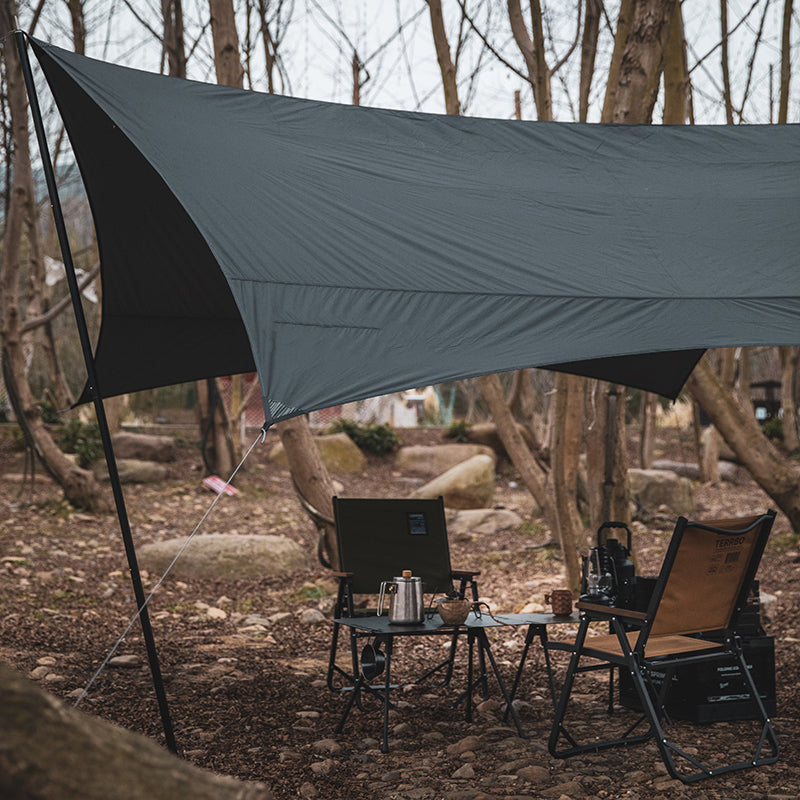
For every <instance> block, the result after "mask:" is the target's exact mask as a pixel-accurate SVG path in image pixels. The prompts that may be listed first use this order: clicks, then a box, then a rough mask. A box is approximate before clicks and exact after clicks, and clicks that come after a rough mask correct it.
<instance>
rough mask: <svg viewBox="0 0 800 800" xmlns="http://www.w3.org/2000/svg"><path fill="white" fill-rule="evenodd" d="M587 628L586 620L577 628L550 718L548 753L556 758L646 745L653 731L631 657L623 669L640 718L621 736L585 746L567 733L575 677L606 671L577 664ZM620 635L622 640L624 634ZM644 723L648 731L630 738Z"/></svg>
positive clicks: (647, 699)
mask: <svg viewBox="0 0 800 800" xmlns="http://www.w3.org/2000/svg"><path fill="white" fill-rule="evenodd" d="M588 629H589V622H588V620H583V621H582V622H581V625H580V627H579V629H578V636H577V638H576V640H575V645H574V649H573V651H572V655H571V657H570V661H569V666H568V667H567V675H566V678H565V679H564V685H563V687H562V689H561V695H560V697H559V700H558V704H557V706H556V711H555V716H554V719H553V727H552V728H551V730H550V738H549V740H548V750H549V751H550V754H551V755H553V756H554V757H556V758H568V757H569V756H573V755H576V754H578V753H586V752H592V751H597V750H604V749H607V748H610V747H616V746H618V745H622V744H625V745H630V744H639V743H641V742H646V741H647V740H648V739H651V738H652V737H653V735H654V732H655V729H654V727H653V725H652V719H653V717H654V716H655V714H654V713H653V714H652V715H648V713H647V710H646V709H647V707H648V706H649V707H650V708H652V701H651V699H650V697H649V695H648V692H647V689H646V687H645V685H644V679H643V678H642V675H641V671H640V670H639V667H638V665H637V664H636V660H635V658H633V657H631V658H630V659H628V661H627V663H626V664H625V666H624V667H623V668H624V669H629V670H630V672H631V677H632V679H633V682H634V685H635V686H636V691H637V693H638V694H639V699H640V702H641V703H642V707H643V708H645V713H644V715H642V716H640V717H639V718H638V719H637V720H636V722H634V723H633V724H632V725H630V726H629V727H628V729H627V730H626V731H624V733H623V734H622V735H621V736H617V737H615V738H610V739H598V740H592V741H591V742H588V743H586V744H581V743H579V742H578V741H577V740H576V739H575V738H573V736H572V735H571V734H570V732H569V731H568V730H567V727H566V725H565V724H564V722H565V718H566V715H567V708H568V706H569V701H570V696H571V694H572V687H573V685H574V683H575V677H576V676H577V675H578V673H579V672H586V671H589V670H591V671H595V670H598V669H600V670H603V669H608V666H607V665H603V664H598V665H593V666H590V667H581V665H580V662H581V650H582V649H583V645H584V642H585V640H586V634H587V632H588ZM621 635H622V636H623V637H624V632H623V633H622V634H621ZM645 720H647V721H648V722H650V723H651V724H650V727H649V729H648V730H647V731H646V732H645V733H643V734H636V735H634V731H635V730H636V728H638V727H639V725H641V723H642V722H644V721H645ZM562 738H563V739H564V740H565V741H566V743H567V745H568V746H566V747H563V746H560V740H561V739H562Z"/></svg>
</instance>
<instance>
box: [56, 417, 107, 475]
mask: <svg viewBox="0 0 800 800" xmlns="http://www.w3.org/2000/svg"><path fill="white" fill-rule="evenodd" d="M61 446H62V447H63V448H64V450H65V451H66V452H67V453H75V454H76V455H77V456H78V463H79V464H80V466H81V467H83V468H84V469H88V468H89V467H90V466H91V465H92V463H93V462H94V461H97V459H98V458H100V456H102V455H103V441H102V439H101V438H100V428H98V427H97V423H91V424H89V425H84V424H83V423H82V422H81V421H80V420H79V419H71V420H70V421H69V422H67V424H66V425H65V426H64V431H63V433H62V434H61Z"/></svg>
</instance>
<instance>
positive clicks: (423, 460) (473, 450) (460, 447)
mask: <svg viewBox="0 0 800 800" xmlns="http://www.w3.org/2000/svg"><path fill="white" fill-rule="evenodd" d="M479 455H486V456H489V457H490V458H491V459H493V460H494V461H496V460H497V455H496V454H495V452H494V450H492V448H491V447H487V446H486V445H483V444H438V445H434V446H432V447H426V446H424V445H415V446H412V447H401V448H400V450H398V452H397V455H396V456H395V461H394V465H395V467H396V468H397V469H398V470H400V471H401V472H410V473H412V474H414V475H441V474H442V473H443V472H446V471H447V470H448V469H450V468H451V467H454V466H456V464H460V463H462V462H463V461H466V460H467V459H468V458H472V457H473V456H479Z"/></svg>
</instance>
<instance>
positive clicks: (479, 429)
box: [467, 422, 533, 458]
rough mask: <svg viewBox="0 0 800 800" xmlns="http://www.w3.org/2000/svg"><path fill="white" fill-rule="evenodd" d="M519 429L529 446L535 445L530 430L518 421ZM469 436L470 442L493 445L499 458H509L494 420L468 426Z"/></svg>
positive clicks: (487, 445)
mask: <svg viewBox="0 0 800 800" xmlns="http://www.w3.org/2000/svg"><path fill="white" fill-rule="evenodd" d="M517 430H518V431H519V432H520V435H521V436H522V438H523V439H524V440H525V444H527V445H528V447H533V439H532V437H531V434H530V431H529V430H528V429H527V428H526V427H525V426H524V425H520V424H519V423H517ZM467 436H468V437H469V440H470V442H473V443H475V444H482V445H485V446H486V447H491V448H492V450H494V452H495V453H496V454H497V457H498V458H508V453H506V448H505V445H504V444H503V442H502V440H501V439H500V434H499V433H498V432H497V425H495V424H494V423H493V422H480V423H478V424H476V425H470V426H469V427H468V428H467Z"/></svg>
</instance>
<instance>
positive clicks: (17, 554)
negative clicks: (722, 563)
mask: <svg viewBox="0 0 800 800" xmlns="http://www.w3.org/2000/svg"><path fill="white" fill-rule="evenodd" d="M193 435H194V432H193V431H186V435H185V438H184V439H183V440H180V447H179V458H178V460H177V461H176V462H174V463H173V464H171V465H170V476H169V478H168V480H166V481H165V482H163V483H161V484H158V485H138V486H128V487H126V490H125V494H126V499H127V505H128V511H129V515H130V519H131V524H132V530H133V535H134V538H135V542H136V544H137V546H140V545H142V544H144V543H146V542H151V541H155V540H161V539H165V538H173V537H180V536H186V535H188V534H189V533H190V532H191V531H192V529H193V528H194V526H195V525H196V524H197V522H198V521H199V520H200V518H201V517H202V515H203V513H204V512H205V511H206V509H207V508H208V506H209V505H210V503H211V502H212V500H213V495H212V494H211V493H210V492H209V491H208V490H207V489H205V488H204V487H203V486H202V483H201V481H202V476H203V472H202V467H201V459H200V454H199V451H198V449H197V446H196V444H195V443H194V442H193V441H192V439H191V437H193ZM403 436H404V439H405V442H406V443H408V444H416V443H422V442H427V443H432V442H434V441H438V440H440V438H441V433H440V432H439V431H436V430H432V429H421V430H412V431H407V432H404V434H403ZM275 440H276V439H275V435H274V434H272V433H270V434H269V437H268V439H267V442H266V443H265V444H264V445H259V446H258V447H256V448H255V450H254V451H253V453H252V454H251V456H250V458H249V460H248V462H247V465H246V470H245V471H243V472H242V473H241V475H240V476H239V477H238V478H237V483H236V485H237V488H238V489H239V494H238V495H237V496H235V497H223V498H222V499H221V502H220V503H219V504H218V505H217V506H216V508H215V509H214V511H213V512H212V514H211V515H210V516H209V518H208V519H207V520H206V522H205V523H204V525H203V528H202V529H201V532H202V533H226V532H227V533H233V532H237V533H260V534H266V533H270V534H283V535H285V536H288V537H290V538H292V539H294V540H295V541H297V542H299V543H300V544H301V545H302V546H303V548H304V549H305V550H306V551H307V552H308V554H309V563H310V564H312V566H311V567H309V569H308V570H306V571H305V572H302V573H300V574H293V575H290V576H285V575H281V576H277V577H272V578H263V579H260V580H241V581H217V582H214V581H203V580H176V579H174V578H172V577H168V578H167V579H166V581H165V582H164V584H163V585H162V586H161V587H160V589H159V590H158V592H157V593H156V595H155V597H154V599H153V600H152V602H151V604H150V617H151V619H152V622H153V628H154V633H155V638H156V642H157V644H158V652H159V656H160V661H161V668H162V671H163V674H164V678H165V682H166V691H167V696H168V699H169V703H170V710H171V714H172V718H173V721H174V727H175V735H176V739H177V743H178V748H179V751H180V753H181V754H182V755H183V756H184V757H185V758H187V759H189V760H191V761H192V762H193V763H195V764H198V765H200V766H204V767H207V768H210V769H212V770H214V771H217V772H220V773H224V774H228V775H233V776H236V777H238V778H241V779H244V780H258V781H263V782H265V783H266V784H267V785H269V786H270V787H271V788H272V790H273V792H274V795H275V797H276V798H293V797H303V798H307V800H313V799H314V798H322V800H327V799H328V798H347V800H358V799H359V798H370V800H376V799H377V800H383V799H384V798H406V799H407V800H419V799H422V800H425V799H426V798H431V799H435V798H446V800H478V799H479V798H518V799H522V798H561V797H564V796H566V797H571V798H584V797H585V798H616V797H621V798H622V797H624V798H630V800H636V798H648V800H649V799H650V798H660V797H664V798H671V797H683V796H686V797H688V796H692V797H698V798H725V800H731V799H732V798H733V799H736V798H748V799H751V798H752V799H755V798H772V799H774V800H777V799H778V798H789V797H791V798H796V797H798V796H800V688H799V687H800V630H799V629H798V619H800V543H798V541H797V539H793V538H792V537H791V535H790V531H789V526H788V523H787V521H786V519H785V518H784V517H782V516H780V515H779V518H778V521H777V523H776V527H775V529H774V533H773V536H772V539H771V541H770V544H769V546H768V548H767V552H766V554H765V556H764V559H763V562H762V565H761V569H760V573H759V578H760V583H761V591H762V592H764V593H768V594H771V595H774V596H775V597H776V598H777V600H776V602H775V603H774V604H773V607H774V613H773V614H772V616H771V618H770V619H763V618H762V622H763V624H764V626H765V628H766V630H767V633H768V634H769V635H770V636H773V637H774V640H775V662H776V679H777V689H776V694H777V698H776V699H777V713H776V715H775V717H774V723H775V727H776V730H777V733H778V736H779V738H780V742H781V747H782V755H781V758H780V760H779V761H778V763H777V764H775V765H771V766H768V767H764V768H761V769H758V770H749V771H745V772H738V773H731V774H728V775H723V776H721V777H718V778H714V779H711V780H707V781H704V782H702V783H700V784H695V785H693V786H691V787H686V786H684V785H683V784H680V783H678V782H676V781H674V780H671V779H670V778H669V777H668V776H667V775H666V773H665V770H664V768H663V765H662V763H661V760H660V758H659V756H658V752H657V750H656V748H655V746H654V745H653V744H646V745H641V746H638V747H635V748H629V749H619V750H615V751H604V752H602V753H598V754H591V755H587V756H585V757H582V758H573V759H569V760H567V761H562V760H558V759H553V758H551V757H550V756H549V754H548V753H547V738H548V735H549V732H550V725H551V722H552V706H551V703H550V699H549V695H548V692H547V678H546V672H545V668H544V660H543V657H542V653H541V648H540V647H539V646H538V644H537V645H534V646H533V647H532V650H531V656H530V658H529V663H528V664H527V665H526V669H525V678H524V680H523V682H522V684H521V687H520V691H519V693H518V698H519V700H520V701H521V702H520V703H519V713H520V716H521V719H522V724H523V726H524V728H525V730H526V732H527V734H528V738H526V739H521V738H519V737H518V736H517V735H516V732H515V731H514V729H513V728H512V727H509V725H508V724H506V723H504V722H503V720H502V709H501V707H500V703H499V702H498V700H497V697H498V692H497V688H496V686H491V685H490V689H491V691H492V693H491V696H490V699H489V700H488V701H486V702H483V701H482V698H481V697H477V698H476V700H477V702H478V703H479V705H478V709H477V711H476V714H475V719H474V721H473V722H472V723H468V722H466V721H465V720H464V707H463V704H457V705H455V706H454V702H455V701H456V700H457V699H458V697H459V694H460V693H461V692H462V690H463V688H464V685H465V675H464V671H463V670H464V665H463V662H464V661H465V659H463V658H461V659H459V658H457V659H456V663H457V669H456V673H455V675H454V678H453V680H452V682H451V684H450V686H449V687H446V688H440V687H437V686H434V685H430V684H427V685H414V684H413V683H412V684H411V685H409V686H407V687H406V689H405V690H404V691H402V692H399V691H398V692H396V696H397V697H398V699H399V702H398V703H397V708H395V709H394V710H393V711H392V712H391V722H390V751H389V752H388V753H386V754H384V753H381V752H380V747H379V742H378V739H379V737H380V731H381V715H380V713H379V711H378V708H377V706H376V704H375V703H371V704H366V705H365V708H366V712H363V713H362V712H360V711H358V710H354V711H353V713H352V714H351V715H350V717H349V719H348V720H347V724H346V725H345V728H344V731H343V732H342V733H340V734H336V733H334V729H335V727H336V725H337V722H338V721H339V718H340V715H341V713H342V710H343V708H344V704H345V702H346V699H347V696H346V695H345V694H340V693H333V692H330V691H329V690H328V689H327V688H326V685H325V673H326V667H327V660H328V649H329V644H330V636H331V630H332V628H331V623H330V622H329V621H328V620H327V619H326V620H325V621H323V622H318V623H316V624H309V623H304V622H302V621H301V618H300V613H301V612H302V611H303V610H304V609H319V610H321V611H323V612H324V614H325V615H326V617H328V618H329V617H330V612H331V609H332V605H333V599H334V592H335V583H334V581H333V580H332V578H331V577H330V573H329V571H328V570H327V569H325V568H324V567H322V566H321V565H319V564H318V563H316V557H315V553H316V542H317V533H316V530H315V528H314V527H313V525H312V524H311V523H310V522H309V520H308V518H307V517H306V516H305V515H304V513H303V511H302V510H301V508H300V506H299V504H298V502H297V500H296V498H295V496H294V493H293V490H292V486H291V482H290V480H289V477H288V472H286V470H284V469H282V468H280V467H278V466H275V465H273V464H272V463H270V461H269V459H268V454H269V451H270V449H271V446H272V444H273V443H274V442H275ZM690 443H691V437H690V435H689V434H688V433H687V432H681V431H678V430H675V429H669V430H666V431H661V432H660V441H659V448H660V450H661V457H665V458H673V459H677V460H690V459H691V445H690ZM22 472H23V455H22V454H21V453H19V452H18V451H15V450H14V448H13V446H12V441H11V436H10V432H9V431H8V430H5V431H3V436H2V438H0V575H1V576H2V578H1V579H0V659H1V660H2V661H4V662H6V663H8V664H10V665H11V666H12V667H14V668H15V669H17V670H19V671H20V672H21V673H23V674H25V675H29V676H31V677H32V678H34V679H35V680H36V681H37V682H38V683H39V684H40V685H41V686H42V687H43V688H46V689H47V690H48V691H50V692H52V693H54V694H56V695H58V696H60V697H63V698H65V699H67V701H68V702H74V700H75V698H76V696H77V695H79V694H80V693H81V690H82V689H83V688H84V687H85V686H86V685H87V683H88V682H89V680H90V678H91V677H92V675H93V674H94V672H95V671H96V669H97V667H98V665H99V664H100V663H101V662H102V661H103V659H104V658H105V657H106V655H107V653H108V652H109V650H110V648H111V647H112V646H113V645H114V643H115V642H116V641H117V640H118V638H119V637H120V635H121V633H122V632H123V631H124V629H125V627H126V625H127V624H128V622H129V620H130V619H131V617H132V615H133V613H134V610H135V609H134V601H133V597H132V591H131V587H130V584H129V582H128V580H127V578H126V574H127V573H126V568H125V557H124V551H123V548H122V543H121V539H120V534H119V527H118V523H117V520H116V517H115V515H114V514H113V513H110V512H109V513H105V514H97V515H94V514H86V513H81V512H79V511H75V510H74V509H72V508H70V507H69V506H68V505H66V504H65V503H64V502H63V499H62V496H61V493H60V490H59V489H58V487H56V486H55V484H53V483H52V482H51V481H50V480H48V479H47V478H45V477H43V476H42V473H41V471H39V472H38V473H37V477H36V482H35V486H34V487H33V489H31V487H30V486H29V485H23V484H22V483H21V482H20V481H19V478H18V476H19V475H20V474H21V473H22ZM335 478H336V479H337V480H338V481H340V482H341V484H342V486H343V491H342V494H343V495H344V496H350V497H392V496H395V497H398V496H399V497H402V496H406V495H407V494H408V493H409V492H410V491H411V490H412V489H413V488H414V486H415V485H416V484H415V480H414V479H412V478H410V477H409V476H406V475H402V474H400V473H398V472H397V471H396V470H395V469H394V465H393V458H392V457H391V456H387V457H381V458H378V457H369V458H368V468H367V469H366V470H365V471H364V472H363V473H362V474H358V475H337V476H335ZM519 483H520V482H519V479H518V477H517V476H516V475H515V474H514V472H513V469H512V468H511V467H510V466H508V465H506V466H501V468H500V470H499V474H498V480H497V490H496V496H495V503H496V504H497V505H499V506H503V507H506V508H509V509H512V510H514V511H516V512H517V513H518V514H520V515H521V516H522V517H523V519H524V520H525V524H523V526H522V527H521V529H520V530H506V531H502V532H500V533H497V534H492V535H485V536H478V537H471V538H469V539H468V540H453V541H451V545H450V546H451V561H452V565H453V567H455V568H469V569H478V570H480V571H481V575H480V593H481V598H482V599H484V600H485V601H486V602H487V603H488V604H489V606H490V608H491V610H492V611H493V612H495V613H504V612H505V613H508V612H515V611H519V610H520V609H521V608H522V607H523V606H525V605H526V604H527V603H531V602H538V603H542V602H543V597H544V594H545V592H547V591H549V590H550V589H553V588H558V587H559V586H561V585H563V569H562V564H561V562H560V560H559V558H558V556H557V555H556V553H555V551H554V550H553V549H552V548H547V547H540V548H535V547H532V546H536V545H543V544H545V543H546V542H547V541H548V540H549V538H550V537H549V533H548V532H547V531H546V530H544V529H543V527H542V526H541V524H540V522H539V521H538V520H535V519H531V517H530V513H531V509H532V501H531V499H530V496H529V495H528V494H527V493H526V492H525V491H524V490H523V489H521V488H520V487H519ZM695 493H696V507H695V513H694V515H695V517H696V518H706V519H713V518H714V517H719V516H735V515H738V514H746V513H756V512H760V511H763V510H764V509H766V508H767V507H769V506H770V501H769V499H768V498H767V497H766V495H764V493H763V492H762V491H761V490H760V489H759V488H758V487H757V486H756V485H755V484H754V483H753V482H752V480H750V478H749V477H746V476H745V477H742V478H741V479H740V481H739V482H738V483H737V484H730V483H724V484H719V485H706V486H696V488H695ZM673 523H674V520H671V519H667V518H663V519H661V518H657V519H655V520H649V521H648V522H647V524H643V523H640V522H637V523H635V524H634V526H633V530H634V546H635V550H636V554H637V559H638V569H639V573H640V574H642V575H654V574H656V572H657V570H658V568H659V565H660V562H661V559H662V557H663V553H664V551H665V548H666V544H667V541H668V539H669V535H670V533H671V530H672V525H673ZM159 577H160V576H157V575H149V576H147V575H146V576H145V582H146V586H145V588H146V589H147V588H149V587H152V586H153V585H154V583H155V581H156V580H157V579H158V578H159ZM542 610H544V607H543V606H542ZM248 617H249V618H251V620H250V621H251V622H252V618H254V617H257V618H260V619H261V630H258V629H257V628H258V625H256V626H255V628H254V626H253V625H252V624H250V625H249V626H248V625H246V624H245V622H246V621H247V619H248ZM248 627H249V628H250V630H248ZM561 627H565V628H568V627H569V626H561ZM564 633H568V631H564ZM489 635H490V638H491V641H492V650H493V652H494V653H495V654H496V656H497V659H498V662H499V665H500V670H501V672H502V674H503V675H504V677H505V680H506V682H507V683H508V684H510V683H511V681H512V680H513V676H514V673H515V669H516V665H517V664H518V662H519V656H520V654H521V651H522V646H523V643H524V635H525V630H524V629H522V628H501V629H496V630H492V631H491V632H490V634H489ZM445 642H446V637H442V638H441V639H439V638H438V637H437V638H435V639H427V640H425V645H426V646H424V647H423V646H421V645H419V644H414V645H406V644H405V643H403V645H401V646H399V650H398V651H396V655H395V659H394V662H393V665H394V667H395V670H394V672H393V678H396V679H397V680H398V682H400V683H404V682H406V681H408V682H410V681H413V677H414V675H415V674H418V669H419V667H420V665H421V664H422V662H429V661H430V659H431V650H432V649H433V650H434V655H439V657H440V658H441V657H442V654H444V652H445V650H444V649H443V645H444V644H445ZM462 647H463V645H462ZM398 653H399V654H398ZM117 655H127V656H134V657H138V659H137V658H133V659H132V660H133V662H134V664H135V666H134V667H133V668H121V667H106V668H105V669H104V670H103V671H102V672H101V673H100V675H99V677H98V678H97V680H96V681H95V682H94V684H93V685H92V686H91V688H90V690H89V692H88V694H87V695H86V697H85V698H84V699H83V701H82V703H81V708H82V709H83V710H84V711H86V712H88V713H91V714H95V715H98V716H100V717H103V718H105V719H108V720H112V721H114V722H116V723H119V724H120V725H124V726H125V727H127V728H130V729H133V730H136V731H140V732H142V733H144V734H146V735H148V736H150V737H152V738H154V739H156V740H157V741H161V742H163V741H164V736H163V731H162V729H161V723H160V718H159V714H158V709H157V706H156V702H155V697H154V691H153V687H152V682H151V678H150V673H149V669H148V666H147V659H146V653H145V649H144V645H143V644H142V637H141V633H140V630H139V628H138V626H134V627H133V628H132V630H131V632H130V633H129V635H128V636H127V638H126V640H125V641H124V642H123V643H122V645H121V647H120V648H119V650H118V652H117ZM462 655H463V651H462ZM563 666H564V663H563V660H562V661H560V662H559V664H558V670H561V671H562V672H560V673H559V674H563ZM593 675H594V677H591V676H587V678H586V680H587V681H588V684H587V688H586V689H585V690H584V693H583V694H581V695H580V702H581V704H582V705H583V706H585V710H586V711H587V713H588V714H589V716H590V717H591V719H592V720H593V721H597V722H598V723H599V725H600V726H601V728H603V727H606V726H607V725H608V724H610V723H609V721H608V719H607V717H606V715H605V710H604V709H605V705H606V695H607V689H606V688H605V686H604V685H603V681H605V678H604V677H600V676H599V675H597V674H593ZM617 716H622V715H616V714H615V715H614V716H613V717H612V721H613V720H614V719H615V718H616V717H617ZM676 727H677V729H678V730H677V732H679V733H680V734H681V735H686V736H687V737H688V738H689V740H690V752H695V751H694V750H693V749H692V748H697V749H698V750H700V751H701V753H702V752H703V751H709V750H710V752H711V753H712V754H713V753H720V754H725V753H728V752H729V751H730V750H731V749H733V747H734V744H735V742H736V741H737V740H738V738H739V736H740V733H741V731H740V728H742V727H751V726H750V723H738V722H737V723H717V724H714V725H703V726H693V725H688V724H687V723H677V724H676ZM684 729H685V730H684ZM676 738H677V736H676Z"/></svg>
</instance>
